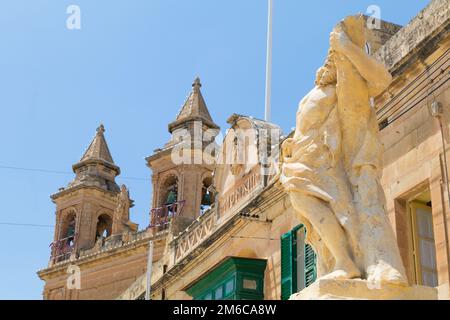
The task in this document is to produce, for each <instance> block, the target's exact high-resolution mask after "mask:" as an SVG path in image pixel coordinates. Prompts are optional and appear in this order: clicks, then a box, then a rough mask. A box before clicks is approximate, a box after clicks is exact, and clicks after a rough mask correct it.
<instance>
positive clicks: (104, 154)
mask: <svg viewBox="0 0 450 320" xmlns="http://www.w3.org/2000/svg"><path fill="white" fill-rule="evenodd" d="M104 133H105V127H104V126H103V124H100V126H99V127H98V128H97V134H96V135H95V137H94V139H93V140H92V142H91V144H90V145H89V147H88V148H87V150H86V152H85V153H84V154H83V156H82V157H81V160H80V162H83V161H86V160H92V159H96V160H103V161H106V162H109V163H110V164H114V160H113V158H112V156H111V153H110V152H109V148H108V144H107V143H106V140H105V136H104V135H103V134H104Z"/></svg>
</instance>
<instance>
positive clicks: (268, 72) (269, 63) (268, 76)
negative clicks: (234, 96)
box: [264, 0, 273, 121]
mask: <svg viewBox="0 0 450 320" xmlns="http://www.w3.org/2000/svg"><path fill="white" fill-rule="evenodd" d="M272 13H273V0H269V13H268V16H269V17H268V23H267V60H266V99H265V115H264V119H265V120H266V121H270V100H271V96H272Z"/></svg>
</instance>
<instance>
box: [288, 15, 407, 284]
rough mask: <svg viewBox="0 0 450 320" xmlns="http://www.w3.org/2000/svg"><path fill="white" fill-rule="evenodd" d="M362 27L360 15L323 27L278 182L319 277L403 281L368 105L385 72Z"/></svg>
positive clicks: (379, 150)
mask: <svg viewBox="0 0 450 320" xmlns="http://www.w3.org/2000/svg"><path fill="white" fill-rule="evenodd" d="M365 32H366V30H365V20H364V18H363V17H362V16H351V17H348V18H346V19H345V20H343V21H342V22H340V23H339V24H338V25H337V26H336V27H335V28H334V30H333V32H332V33H331V35H330V50H329V53H328V57H327V60H326V62H325V65H324V66H323V67H321V68H320V69H319V70H318V72H317V76H316V83H315V85H316V86H315V87H314V89H313V90H312V91H311V92H309V93H308V94H307V95H306V97H304V98H303V99H302V101H301V102H300V105H299V110H298V112H297V119H296V130H295V134H294V136H293V137H292V138H289V139H287V140H285V142H284V143H283V145H282V152H283V165H282V175H281V181H282V183H283V185H284V187H285V189H286V191H287V192H288V193H289V196H290V199H291V203H292V206H293V208H294V209H295V212H296V214H297V215H298V217H299V219H300V220H301V221H302V222H303V223H304V224H305V226H306V228H307V241H308V242H310V243H311V245H312V246H313V247H314V248H315V250H316V252H317V254H318V257H319V259H320V264H319V266H318V267H319V268H318V273H319V274H318V275H319V279H332V280H348V279H363V280H366V281H368V282H372V283H373V282H376V283H390V284H396V285H400V286H406V285H407V279H406V276H405V270H404V267H403V264H402V260H401V257H400V254H399V250H398V247H397V245H396V243H397V242H396V239H395V236H394V233H393V230H392V227H391V225H390V223H389V220H388V217H387V215H386V212H385V199H384V193H383V189H382V187H381V185H380V182H379V178H380V173H381V160H382V158H381V156H382V148H381V144H380V141H379V140H378V125H377V121H376V117H375V111H374V108H373V107H372V106H371V103H370V101H371V99H370V98H371V97H375V96H376V95H377V94H379V93H380V92H382V91H383V90H384V89H386V88H387V87H388V86H389V84H390V82H391V75H390V74H389V72H388V71H387V70H386V68H385V66H384V65H383V64H381V63H380V62H378V61H377V60H375V59H374V58H372V57H371V56H369V55H368V54H367V53H366V52H365V50H364V48H365V43H366V39H365Z"/></svg>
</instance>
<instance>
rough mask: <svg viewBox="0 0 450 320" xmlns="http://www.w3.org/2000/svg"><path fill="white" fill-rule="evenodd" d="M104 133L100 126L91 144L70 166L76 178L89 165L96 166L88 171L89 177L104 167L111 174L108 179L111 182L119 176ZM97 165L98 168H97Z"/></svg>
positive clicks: (102, 127)
mask: <svg viewBox="0 0 450 320" xmlns="http://www.w3.org/2000/svg"><path fill="white" fill-rule="evenodd" d="M104 133H105V127H104V126H103V124H100V126H99V127H98V128H97V132H96V134H95V136H94V139H92V142H91V143H90V144H89V146H88V148H87V149H86V151H85V152H84V154H83V156H82V157H81V159H80V161H79V162H78V163H76V164H74V165H73V166H72V168H73V171H74V172H75V173H77V178H78V174H79V173H80V172H84V171H83V170H82V169H83V168H85V167H88V166H90V165H96V169H92V170H91V171H89V172H90V173H89V175H91V174H93V173H94V171H95V172H97V171H98V170H100V169H99V168H100V167H105V168H106V170H109V171H110V172H111V174H112V175H111V177H110V178H111V179H112V181H114V179H113V178H114V177H115V176H117V175H119V174H120V168H119V167H118V166H116V165H115V164H114V160H113V158H112V156H111V152H109V148H108V144H107V143H106V139H105V136H104ZM98 165H99V166H100V167H98ZM95 174H97V173H95ZM95 174H94V175H95ZM101 175H103V174H100V175H99V176H101Z"/></svg>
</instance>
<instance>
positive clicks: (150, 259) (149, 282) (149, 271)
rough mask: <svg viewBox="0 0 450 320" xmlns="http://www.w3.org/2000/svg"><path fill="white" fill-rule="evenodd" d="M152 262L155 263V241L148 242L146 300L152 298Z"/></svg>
mask: <svg viewBox="0 0 450 320" xmlns="http://www.w3.org/2000/svg"><path fill="white" fill-rule="evenodd" d="M152 264H153V241H150V243H149V244H148V258H147V288H146V290H145V300H150V291H151V289H152Z"/></svg>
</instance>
